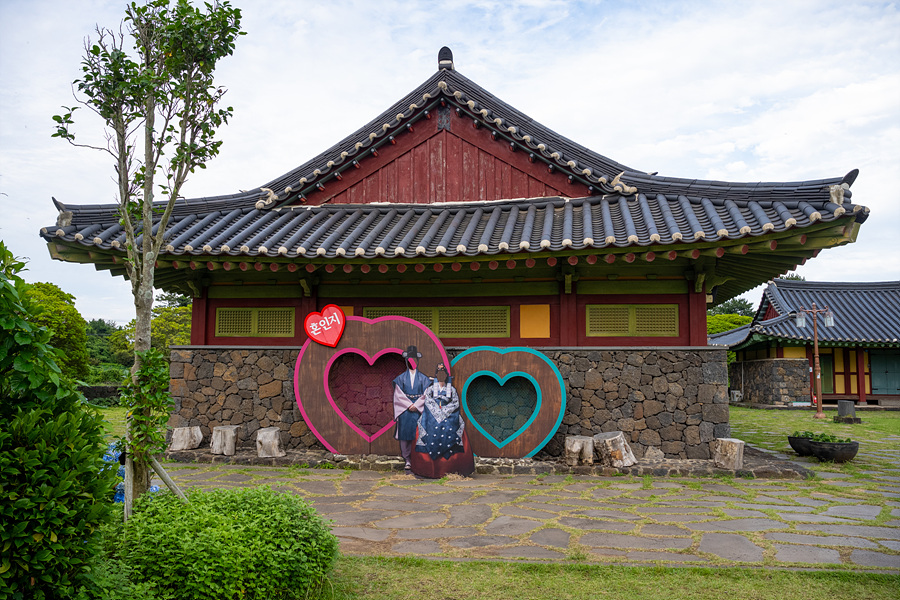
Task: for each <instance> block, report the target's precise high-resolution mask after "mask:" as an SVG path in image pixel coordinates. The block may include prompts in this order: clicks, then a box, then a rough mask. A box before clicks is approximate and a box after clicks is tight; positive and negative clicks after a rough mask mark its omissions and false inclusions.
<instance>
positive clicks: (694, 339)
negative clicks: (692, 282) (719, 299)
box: [688, 292, 709, 346]
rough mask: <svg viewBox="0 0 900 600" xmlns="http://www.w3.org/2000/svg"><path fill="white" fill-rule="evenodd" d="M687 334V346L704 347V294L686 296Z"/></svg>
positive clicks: (705, 339) (693, 293) (705, 343)
mask: <svg viewBox="0 0 900 600" xmlns="http://www.w3.org/2000/svg"><path fill="white" fill-rule="evenodd" d="M688 313H689V315H688V322H689V324H690V331H689V332H688V345H689V346H706V345H708V344H709V342H708V341H707V338H706V293H704V292H699V293H698V292H690V293H689V294H688Z"/></svg>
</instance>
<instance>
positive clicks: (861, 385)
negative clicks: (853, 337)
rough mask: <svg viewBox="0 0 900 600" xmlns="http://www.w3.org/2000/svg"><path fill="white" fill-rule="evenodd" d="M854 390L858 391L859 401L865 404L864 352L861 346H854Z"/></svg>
mask: <svg viewBox="0 0 900 600" xmlns="http://www.w3.org/2000/svg"><path fill="white" fill-rule="evenodd" d="M856 391H858V392H859V403H860V404H867V403H868V401H867V400H866V352H865V349H864V348H863V347H862V346H857V348H856Z"/></svg>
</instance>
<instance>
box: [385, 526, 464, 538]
mask: <svg viewBox="0 0 900 600" xmlns="http://www.w3.org/2000/svg"><path fill="white" fill-rule="evenodd" d="M385 531H386V530H385ZM477 533H478V532H477V531H476V530H475V528H474V527H432V528H431V529H401V530H400V531H398V532H397V539H398V540H437V539H443V538H451V537H463V536H466V535H476V534H477Z"/></svg>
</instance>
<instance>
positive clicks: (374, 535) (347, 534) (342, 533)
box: [331, 527, 391, 542]
mask: <svg viewBox="0 0 900 600" xmlns="http://www.w3.org/2000/svg"><path fill="white" fill-rule="evenodd" d="M331 533H333V534H334V535H336V536H338V537H342V538H357V539H360V540H366V541H367V542H383V541H384V540H386V539H388V537H389V536H390V535H391V532H390V531H385V530H381V529H372V528H371V527H332V528H331Z"/></svg>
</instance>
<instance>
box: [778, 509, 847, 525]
mask: <svg viewBox="0 0 900 600" xmlns="http://www.w3.org/2000/svg"><path fill="white" fill-rule="evenodd" d="M777 514H778V516H779V517H781V518H782V519H784V520H785V521H796V522H799V523H848V522H849V521H847V519H840V518H838V517H829V516H826V515H813V514H804V513H795V512H786V511H785V512H780V513H777Z"/></svg>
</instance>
